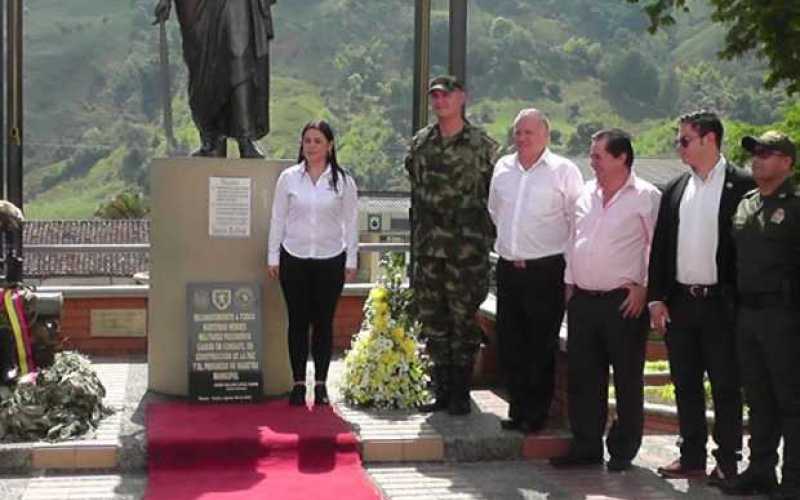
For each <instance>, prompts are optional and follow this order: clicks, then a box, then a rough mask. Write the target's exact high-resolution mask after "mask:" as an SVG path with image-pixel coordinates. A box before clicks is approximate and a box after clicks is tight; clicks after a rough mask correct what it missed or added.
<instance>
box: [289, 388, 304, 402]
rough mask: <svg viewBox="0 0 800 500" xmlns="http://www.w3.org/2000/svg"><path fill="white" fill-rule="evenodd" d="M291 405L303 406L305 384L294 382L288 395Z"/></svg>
mask: <svg viewBox="0 0 800 500" xmlns="http://www.w3.org/2000/svg"><path fill="white" fill-rule="evenodd" d="M289 404H290V405H291V406H304V405H305V404H306V384H294V387H292V393H291V394H290V395H289Z"/></svg>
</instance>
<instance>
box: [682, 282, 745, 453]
mask: <svg viewBox="0 0 800 500" xmlns="http://www.w3.org/2000/svg"><path fill="white" fill-rule="evenodd" d="M668 305H669V314H670V318H671V323H669V326H668V329H667V336H666V343H667V352H668V355H669V370H670V375H671V377H672V382H673V383H674V384H675V399H676V402H677V405H678V420H679V425H680V433H681V436H680V440H679V446H680V450H681V463H682V464H683V465H685V466H687V467H703V466H705V463H706V442H707V441H708V426H707V424H706V401H705V389H704V386H703V375H704V373H706V372H708V378H709V380H710V381H711V397H712V399H713V401H714V420H715V424H714V432H713V437H714V442H715V443H716V444H717V449H716V450H715V451H714V455H715V456H716V458H717V461H718V462H722V463H726V464H735V463H736V462H737V461H738V460H739V458H740V452H741V449H742V388H741V384H740V382H739V366H738V360H737V356H736V341H735V332H734V315H733V308H732V306H731V305H730V302H729V301H728V300H727V299H726V298H724V297H722V296H710V297H701V298H695V297H690V296H688V295H686V294H679V295H676V296H675V297H673V298H672V299H671V300H670V301H669V303H668Z"/></svg>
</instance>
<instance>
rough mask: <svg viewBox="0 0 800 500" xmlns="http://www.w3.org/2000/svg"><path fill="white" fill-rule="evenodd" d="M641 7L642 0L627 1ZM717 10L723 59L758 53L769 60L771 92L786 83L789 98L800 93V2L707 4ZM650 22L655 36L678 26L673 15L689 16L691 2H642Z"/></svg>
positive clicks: (714, 1)
mask: <svg viewBox="0 0 800 500" xmlns="http://www.w3.org/2000/svg"><path fill="white" fill-rule="evenodd" d="M626 1H627V2H628V3H639V0H626ZM707 1H708V2H709V3H710V4H711V6H712V7H713V9H714V10H713V11H712V13H711V20H712V21H714V22H716V23H721V24H725V25H726V27H727V30H728V31H727V34H726V36H725V47H724V48H723V49H722V51H720V53H719V56H720V57H721V58H722V59H726V60H730V59H733V58H737V57H740V56H743V55H745V54H746V53H748V52H751V51H753V52H755V53H756V54H757V55H758V56H759V57H760V58H764V59H766V60H767V62H768V64H769V73H768V75H767V78H766V80H765V82H764V85H765V86H766V87H767V88H773V87H775V86H776V85H778V84H779V83H786V92H787V93H788V94H789V95H792V94H795V93H800V2H796V1H790V2H764V1H763V0H707ZM642 3H643V4H644V7H643V10H644V11H645V13H646V14H647V16H648V17H649V18H650V28H649V31H650V32H651V33H655V32H656V31H657V30H658V29H659V28H660V27H664V26H670V25H673V24H675V18H674V17H673V13H674V12H676V11H683V12H688V10H689V6H688V5H687V4H688V3H689V2H688V0H642Z"/></svg>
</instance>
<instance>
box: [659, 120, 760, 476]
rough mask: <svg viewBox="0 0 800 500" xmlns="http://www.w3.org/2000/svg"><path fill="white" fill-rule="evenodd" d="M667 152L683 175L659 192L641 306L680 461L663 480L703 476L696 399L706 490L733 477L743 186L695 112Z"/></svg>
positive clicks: (737, 438) (737, 445)
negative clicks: (657, 352)
mask: <svg viewBox="0 0 800 500" xmlns="http://www.w3.org/2000/svg"><path fill="white" fill-rule="evenodd" d="M678 125H679V130H678V137H677V139H676V140H675V147H676V148H677V150H678V153H679V154H680V157H681V160H682V161H683V162H684V163H685V164H687V165H689V167H690V170H689V171H688V172H686V173H684V174H681V175H680V176H678V177H676V178H675V179H673V180H672V181H670V182H669V183H668V184H667V185H666V187H665V188H664V195H663V197H662V198H661V207H660V209H659V213H658V222H657V223H656V230H655V234H654V236H653V245H652V250H651V252H650V268H649V282H648V289H647V292H648V300H649V304H648V305H649V308H650V322H651V325H652V326H653V328H655V329H656V330H658V331H660V332H666V343H667V351H668V355H669V368H670V375H671V377H672V381H673V383H674V384H675V399H676V402H677V406H678V419H679V422H680V440H679V445H680V458H679V459H678V460H675V461H674V462H672V463H670V464H668V465H665V466H663V467H659V469H658V472H659V473H660V474H661V475H663V476H665V477H671V478H672V477H692V476H704V475H705V473H706V455H707V453H706V441H707V440H708V428H707V424H706V402H705V389H704V387H703V376H704V374H705V373H708V378H709V380H710V382H711V395H712V397H713V399H714V417H715V423H714V433H713V437H714V441H715V442H716V444H717V449H716V450H715V451H714V455H715V457H716V460H717V466H716V468H715V469H714V470H713V471H712V472H711V474H710V476H709V482H710V483H711V484H713V485H717V486H718V485H720V484H721V483H722V482H723V480H724V479H726V478H727V479H730V478H731V477H732V476H735V475H736V469H737V466H736V463H737V461H738V460H739V458H740V453H741V448H742V388H741V384H740V383H739V370H738V366H737V360H736V349H735V342H734V324H733V323H734V315H735V301H736V256H735V247H734V244H733V237H732V234H731V219H732V217H733V214H734V213H735V212H736V207H737V205H738V204H739V200H741V198H742V196H743V195H744V194H745V193H746V192H747V191H749V190H750V189H752V187H753V186H754V183H753V180H752V177H751V176H750V175H749V174H748V173H746V172H745V171H743V170H742V169H740V168H736V167H734V166H733V165H731V164H730V163H728V161H727V160H726V159H725V157H724V156H723V155H722V154H721V153H720V149H721V146H722V136H723V127H722V122H721V121H720V119H719V117H718V116H717V115H716V114H715V113H711V112H707V111H699V112H696V113H692V114H688V115H684V116H682V117H680V119H679V120H678Z"/></svg>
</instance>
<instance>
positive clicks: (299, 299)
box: [280, 248, 345, 382]
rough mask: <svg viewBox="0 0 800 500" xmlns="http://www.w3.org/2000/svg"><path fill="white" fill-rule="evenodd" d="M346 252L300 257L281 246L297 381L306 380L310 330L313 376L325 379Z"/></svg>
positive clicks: (290, 347) (292, 358)
mask: <svg viewBox="0 0 800 500" xmlns="http://www.w3.org/2000/svg"><path fill="white" fill-rule="evenodd" d="M344 263H345V253H344V252H342V253H341V254H339V255H337V256H336V257H332V258H330V259H298V258H297V257H293V256H292V255H290V254H289V253H288V252H287V251H286V250H284V249H283V248H281V261H280V279H281V289H282V290H283V296H284V298H285V299H286V309H287V311H288V315H289V335H288V337H289V359H290V360H291V363H292V375H293V377H294V380H295V381H296V382H299V381H305V380H306V361H307V360H308V332H309V326H312V327H313V330H312V331H313V335H312V338H313V340H312V343H311V355H312V357H313V358H314V378H315V379H316V380H317V381H322V382H324V381H325V380H326V379H327V378H328V367H329V366H330V363H331V352H332V350H333V315H334V313H335V312H336V303H337V302H338V300H339V296H340V295H341V294H342V288H343V287H344Z"/></svg>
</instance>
